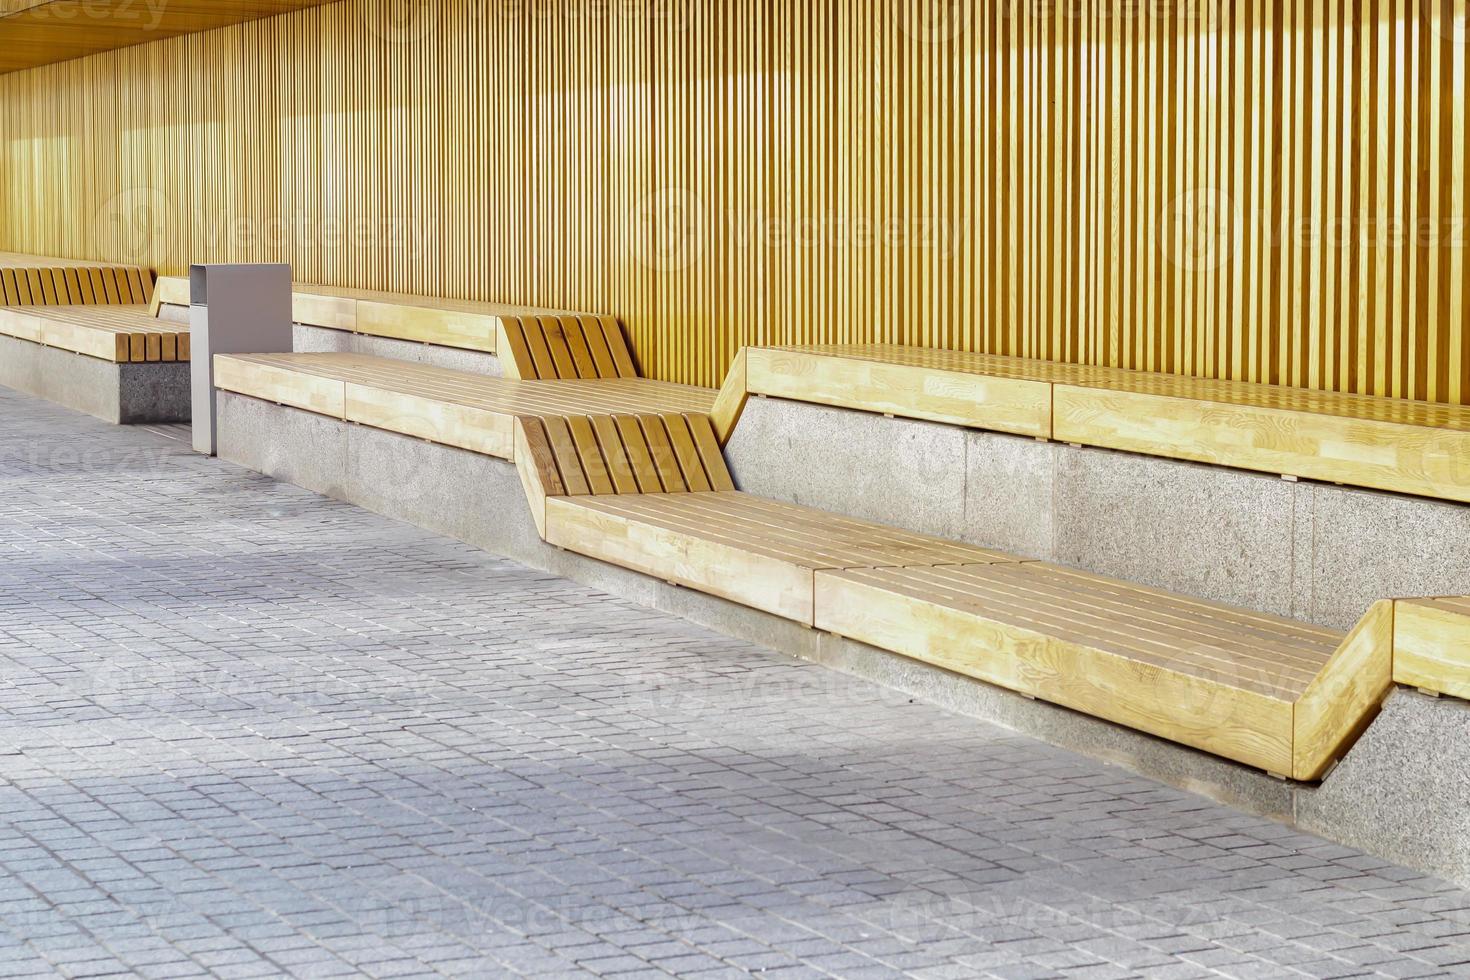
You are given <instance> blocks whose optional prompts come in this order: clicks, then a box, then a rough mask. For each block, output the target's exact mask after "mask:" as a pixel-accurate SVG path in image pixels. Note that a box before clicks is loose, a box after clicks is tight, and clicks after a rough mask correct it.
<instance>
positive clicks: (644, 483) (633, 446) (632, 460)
mask: <svg viewBox="0 0 1470 980" xmlns="http://www.w3.org/2000/svg"><path fill="white" fill-rule="evenodd" d="M613 422H614V423H615V424H616V425H617V429H618V435H619V436H620V437H621V438H622V440H623V448H624V449H625V450H627V453H628V464H629V465H630V466H632V468H633V477H634V479H636V480H637V481H638V492H639V493H663V489H664V488H663V483H662V482H660V480H659V478H658V468H657V467H656V466H654V463H653V457H652V456H650V455H649V453H648V442H647V439H646V437H645V436H644V435H643V429H642V427H641V426H640V425H639V424H638V419H637V418H636V417H634V416H632V415H615V416H613Z"/></svg>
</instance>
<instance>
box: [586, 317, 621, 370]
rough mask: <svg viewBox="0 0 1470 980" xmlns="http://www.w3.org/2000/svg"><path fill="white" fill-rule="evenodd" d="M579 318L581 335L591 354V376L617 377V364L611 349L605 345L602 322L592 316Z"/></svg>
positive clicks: (605, 337)
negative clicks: (593, 371) (592, 369)
mask: <svg viewBox="0 0 1470 980" xmlns="http://www.w3.org/2000/svg"><path fill="white" fill-rule="evenodd" d="M580 320H581V327H582V336H583V338H584V339H585V340H586V342H587V350H588V352H589V353H590V354H591V355H592V363H593V365H594V367H595V374H594V375H593V377H597V378H616V377H618V366H617V363H616V362H614V361H613V355H612V350H611V349H610V348H609V347H608V345H607V335H606V334H604V333H603V331H602V323H601V322H600V321H599V320H598V319H597V317H594V316H584V317H581V318H580Z"/></svg>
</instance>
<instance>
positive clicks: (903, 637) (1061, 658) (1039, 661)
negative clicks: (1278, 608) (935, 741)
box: [814, 570, 1293, 775]
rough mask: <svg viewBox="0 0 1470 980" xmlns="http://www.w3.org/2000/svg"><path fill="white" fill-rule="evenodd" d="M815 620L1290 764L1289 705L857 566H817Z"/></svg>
mask: <svg viewBox="0 0 1470 980" xmlns="http://www.w3.org/2000/svg"><path fill="white" fill-rule="evenodd" d="M814 598H815V609H816V614H815V617H814V624H815V626H816V627H817V628H818V629H823V630H827V631H830V632H833V633H836V634H838V635H840V636H844V637H848V638H850V639H854V640H858V641H860V642H863V643H868V644H871V645H874V646H878V647H881V648H883V649H886V650H891V651H893V652H895V653H899V654H902V655H904V656H906V657H910V658H913V659H915V660H920V661H923V662H925V663H929V664H934V665H935V666H939V667H943V668H944V669H946V670H952V671H955V672H956V673H961V674H964V675H966V676H968V677H974V678H976V679H978V680H983V681H985V682H986V683H990V684H996V685H998V686H1000V687H1005V688H1008V689H1010V690H1013V691H1018V692H1020V693H1022V694H1026V695H1028V696H1030V697H1036V698H1040V699H1042V700H1046V701H1050V702H1052V703H1054V704H1060V705H1063V706H1065V707H1068V708H1072V709H1074V710H1077V711H1082V712H1085V713H1087V714H1091V715H1094V716H1095V717H1099V718H1104V719H1107V720H1108V721H1113V722H1116V723H1118V724H1122V725H1127V726H1128V727H1130V728H1136V729H1138V730H1140V731H1145V732H1149V733H1150V734H1154V735H1158V736H1160V737H1163V738H1167V739H1170V740H1172V741H1176V742H1180V743H1182V744H1184V745H1190V746H1193V747H1195V748H1198V749H1203V750H1204V751H1206V752H1212V753H1214V754H1216V755H1221V756H1224V757H1226V758H1230V759H1235V760H1236V761H1239V762H1244V763H1246V764H1247V765H1252V766H1256V767H1257V768H1260V769H1265V770H1267V771H1270V772H1275V773H1280V774H1283V775H1288V774H1290V772H1291V771H1292V761H1293V760H1292V720H1293V713H1292V704H1291V702H1290V701H1289V700H1283V699H1280V698H1273V697H1269V696H1266V695H1264V694H1260V693H1256V692H1252V691H1245V690H1241V689H1238V688H1235V687H1232V686H1230V685H1228V684H1224V683H1219V682H1215V681H1212V680H1210V679H1208V678H1201V677H1197V676H1193V675H1191V674H1188V673H1184V672H1181V671H1178V670H1170V669H1165V668H1160V667H1157V666H1154V665H1151V664H1146V663H1140V662H1138V661H1136V660H1133V659H1130V658H1127V657H1123V656H1119V655H1116V654H1113V653H1109V652H1106V651H1103V650H1098V649H1096V648H1093V647H1091V646H1089V645H1087V644H1085V643H1079V642H1072V641H1067V640H1062V639H1058V638H1057V637H1055V636H1051V635H1047V634H1045V633H1040V632H1036V631H1034V630H1029V629H1025V628H1021V627H1017V626H1014V625H1012V624H1010V623H1007V622H1005V621H1003V620H997V619H992V618H987V617H986V616H985V615H981V614H978V613H976V612H972V611H966V610H963V609H959V608H956V607H954V606H953V605H950V604H947V603H946V602H943V601H928V600H925V599H922V598H916V597H914V596H910V595H904V594H902V593H900V592H897V591H895V590H893V589H891V588H888V587H886V586H885V584H884V582H883V579H882V578H881V577H878V576H875V575H873V574H872V573H869V572H866V571H864V570H856V571H819V572H817V573H816V587H815V594H814Z"/></svg>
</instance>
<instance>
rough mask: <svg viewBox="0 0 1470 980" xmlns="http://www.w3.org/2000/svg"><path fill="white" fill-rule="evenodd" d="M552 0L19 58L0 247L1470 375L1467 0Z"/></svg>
mask: <svg viewBox="0 0 1470 980" xmlns="http://www.w3.org/2000/svg"><path fill="white" fill-rule="evenodd" d="M512 6H516V5H512ZM535 6H536V5H534V4H531V5H521V6H519V7H518V8H517V9H518V10H520V11H522V14H521V15H515V14H514V13H512V12H509V11H507V10H503V9H502V5H497V4H487V3H482V2H478V0H425V2H422V3H410V4H404V3H401V2H397V0H343V2H341V3H336V4H331V5H327V6H322V7H317V8H314V9H311V10H306V11H301V12H297V13H291V14H286V15H284V16H281V17H277V18H274V19H271V20H264V21H256V22H254V23H251V24H245V25H238V26H233V27H227V28H223V29H221V30H218V31H214V32H211V33H209V34H202V35H192V36H187V37H179V38H173V39H169V40H163V41H160V42H158V43H156V44H151V45H147V46H144V47H137V48H129V49H126V50H122V51H114V52H110V53H107V54H102V55H98V56H95V57H92V58H87V59H82V60H79V61H72V62H67V63H65V64H58V65H51V66H48V67H45V68H40V69H36V70H32V71H26V72H18V73H15V74H12V75H7V76H4V77H3V78H0V145H3V146H4V147H5V152H4V153H3V154H0V195H3V203H0V247H7V248H12V249H19V250H24V251H28V252H36V253H40V254H55V255H66V256H76V257H84V258H96V259H107V260H112V261H126V262H131V263H135V264H138V265H146V266H152V267H154V268H158V269H160V270H162V271H164V272H171V273H177V272H181V271H183V269H184V268H185V265H186V264H187V263H188V262H190V261H289V262H291V263H292V265H293V268H294V269H295V271H296V275H297V277H298V278H300V279H302V280H304V281H311V282H320V283H327V284H331V285H337V286H352V287H361V288H369V289H381V290H390V291H393V292H398V293H412V294H418V295H431V296H453V297H462V298H466V299H476V300H485V301H496V302H505V303H517V304H525V305H527V306H532V307H537V308H545V309H566V308H571V309H579V310H595V311H599V312H604V313H607V314H610V315H613V316H616V317H617V318H618V319H619V320H621V321H622V322H623V323H624V324H626V326H627V328H628V336H629V339H630V342H631V348H632V350H633V351H634V352H635V353H636V355H637V358H638V360H639V362H640V364H641V367H642V368H643V369H644V373H645V374H647V375H648V376H649V377H655V378H659V379H663V380H672V381H681V382H689V383H696V384H701V385H705V386H711V387H713V386H715V385H717V384H718V383H719V382H720V380H721V379H722V378H723V376H724V373H725V369H726V368H727V367H728V365H729V364H730V362H731V361H732V360H733V358H734V356H735V354H736V352H737V351H738V350H739V348H740V347H741V346H743V345H749V346H755V345H761V346H768V345H780V344H812V343H832V342H847V343H871V342H875V341H883V342H888V343H900V344H908V345H913V346H919V347H929V348H941V349H949V350H970V351H982V352H987V353H995V354H1007V355H1015V356H1025V357H1035V358H1042V359H1047V360H1054V361H1059V362H1068V363H1079V364H1095V365H1109V366H1119V367H1127V368H1138V369H1142V370H1148V371H1157V372H1164V373H1170V374H1179V375H1186V376H1199V377H1219V378H1230V379H1235V380H1242V381H1252V382H1266V383H1279V384H1284V385H1290V386H1296V387H1302V388H1311V389H1322V390H1341V391H1350V392H1360V393H1368V394H1375V395H1383V396H1390V397H1403V398H1415V399H1422V400H1428V401H1435V402H1449V403H1456V404H1465V403H1467V401H1470V357H1467V356H1465V355H1466V351H1465V349H1464V348H1465V333H1466V329H1467V325H1466V310H1465V289H1466V283H1467V275H1470V250H1467V249H1466V248H1465V247H1464V242H1463V234H1464V224H1465V222H1464V219H1465V213H1464V210H1465V189H1466V183H1467V172H1466V167H1465V157H1466V151H1465V139H1464V132H1465V111H1466V98H1467V93H1466V81H1465V80H1466V71H1465V68H1466V61H1467V57H1470V46H1467V45H1465V44H1458V43H1454V39H1456V38H1461V37H1463V36H1464V28H1465V18H1466V0H1445V2H1441V0H1434V2H1429V0H1393V2H1389V0H1373V2H1364V3H1357V4H1348V5H1344V4H1328V3H1322V2H1317V0H1313V2H1307V3H1292V4H1271V3H1267V2H1265V0H1242V2H1237V3H1229V4H1221V3H1212V4H1195V5H1189V11H1190V13H1189V14H1188V15H1186V14H1184V13H1181V12H1180V11H1181V8H1180V6H1179V5H1176V4H1138V3H1125V2H1124V0H1079V2H1078V3H1069V4H984V3H962V4H943V3H932V4H931V3H921V2H916V0H834V2H830V3H809V2H801V0H730V2H727V3H722V4H710V3H672V4H670V3H653V2H642V0H639V2H631V3H615V4H596V3H586V4H570V5H566V8H565V9H564V10H562V11H560V12H559V15H558V16H540V15H539V13H538V12H537V11H536V10H535V9H534V8H535ZM405 10H407V11H409V15H408V16H406V17H405V15H404V11H405ZM507 53H512V54H511V55H510V56H508V55H507Z"/></svg>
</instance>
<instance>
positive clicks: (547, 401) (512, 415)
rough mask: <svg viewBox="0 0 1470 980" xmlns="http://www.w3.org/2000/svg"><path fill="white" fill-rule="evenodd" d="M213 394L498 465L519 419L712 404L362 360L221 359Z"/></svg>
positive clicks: (693, 396) (630, 382)
mask: <svg viewBox="0 0 1470 980" xmlns="http://www.w3.org/2000/svg"><path fill="white" fill-rule="evenodd" d="M215 385H216V387H218V388H220V389H221V390H224V391H231V392H235V393H236V394H241V395H249V396H251V397H254V398H261V399H264V400H266V401H273V402H277V403H279V404H282V405H289V406H291V407H293V408H299V409H304V410H306V411H309V412H316V413H317V414H320V415H328V416H331V417H332V418H337V419H342V420H344V421H348V422H357V423H359V424H362V425H369V426H373V427H376V428H381V429H385V430H387V431H390V432H398V433H401V434H404V435H410V436H414V437H416V438H421V439H426V440H429V441H431V442H437V443H440V444H442V445H448V446H455V447H457V448H461V449H468V450H471V451H473V452H478V453H484V454H486V455H490V456H497V457H500V458H502V459H514V458H515V419H516V417H517V416H520V415H536V416H589V415H616V414H624V415H634V416H641V415H683V414H686V413H694V414H701V415H702V414H706V413H708V411H709V409H710V407H711V406H712V405H713V403H714V397H715V393H714V392H713V391H710V390H708V389H705V388H693V387H689V386H687V385H678V384H671V383H668V382H663V381H652V380H648V379H646V378H614V379H611V380H606V381H523V380H517V379H512V378H492V377H488V376H486V375H481V374H472V373H469V372H465V371H452V370H448V369H446V368H437V367H430V366H427V365H421V364H412V363H409V362H405V361H396V360H391V359H388V358H382V357H369V356H366V355H361V354H248V355H229V356H227V355H221V356H219V357H217V358H216V359H215Z"/></svg>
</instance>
